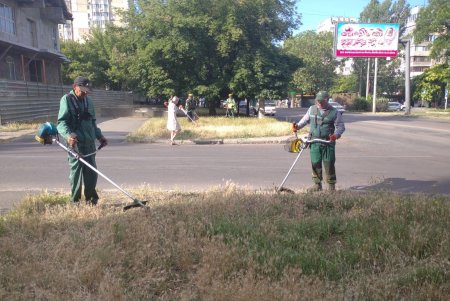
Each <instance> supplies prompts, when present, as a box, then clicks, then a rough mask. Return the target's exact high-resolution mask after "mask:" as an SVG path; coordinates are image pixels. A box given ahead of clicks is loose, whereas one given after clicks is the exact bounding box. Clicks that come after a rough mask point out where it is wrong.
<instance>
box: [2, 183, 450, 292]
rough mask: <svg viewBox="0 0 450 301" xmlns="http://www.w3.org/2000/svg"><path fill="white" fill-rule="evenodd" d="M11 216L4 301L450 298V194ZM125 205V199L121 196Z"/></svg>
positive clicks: (212, 196) (177, 199) (224, 200)
mask: <svg viewBox="0 0 450 301" xmlns="http://www.w3.org/2000/svg"><path fill="white" fill-rule="evenodd" d="M133 194H134V195H136V197H138V198H139V199H143V200H148V201H149V203H150V209H149V210H143V209H135V210H130V211H127V212H123V211H122V210H121V209H120V207H115V206H113V204H116V203H118V202H120V196H106V194H105V195H104V197H103V201H102V205H101V206H100V205H99V206H97V207H88V206H70V205H68V204H67V200H68V196H67V195H59V194H43V195H41V196H39V197H35V198H32V197H29V198H28V199H26V200H24V202H23V203H22V204H21V206H20V207H18V208H16V209H15V210H14V211H12V212H10V213H9V214H8V215H6V216H3V217H1V219H0V270H1V273H0V300H299V299H301V300H303V299H305V300H336V299H338V300H339V299H341V300H342V299H348V300H398V299H403V300H448V296H449V295H450V272H449V271H450V262H449V259H450V238H449V235H448V229H450V220H449V218H448V217H449V216H450V197H449V196H439V195H436V196H430V195H409V194H395V193H389V192H371V193H352V192H346V191H338V192H337V193H335V194H329V193H316V194H304V193H302V192H297V194H295V195H293V194H276V193H273V192H262V191H248V190H242V189H240V188H238V187H235V186H234V185H233V184H228V186H227V187H225V188H217V189H211V190H209V191H205V192H196V193H193V192H189V193H188V192H181V191H170V192H167V191H152V190H151V189H149V188H146V187H142V188H141V189H139V190H135V191H133ZM122 201H123V200H122Z"/></svg>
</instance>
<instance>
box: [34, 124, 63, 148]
mask: <svg viewBox="0 0 450 301" xmlns="http://www.w3.org/2000/svg"><path fill="white" fill-rule="evenodd" d="M56 135H58V130H57V129H56V125H54V124H53V123H51V122H48V121H47V122H45V123H43V124H41V125H40V126H39V128H38V131H37V133H36V136H35V137H34V138H35V139H36V141H38V142H39V143H41V144H52V142H53V137H54V136H56Z"/></svg>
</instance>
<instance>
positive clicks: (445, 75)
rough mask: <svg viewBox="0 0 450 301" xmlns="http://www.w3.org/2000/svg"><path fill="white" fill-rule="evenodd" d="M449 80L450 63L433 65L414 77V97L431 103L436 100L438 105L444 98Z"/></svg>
mask: <svg viewBox="0 0 450 301" xmlns="http://www.w3.org/2000/svg"><path fill="white" fill-rule="evenodd" d="M449 82H450V69H449V65H448V64H440V65H436V66H433V67H432V68H429V69H427V70H425V72H424V73H422V74H421V75H419V76H416V77H415V78H414V94H413V97H414V98H415V99H420V100H422V101H426V102H429V103H431V102H434V103H435V105H436V106H438V105H439V103H440V101H442V100H443V99H444V91H445V88H446V87H448V83H449Z"/></svg>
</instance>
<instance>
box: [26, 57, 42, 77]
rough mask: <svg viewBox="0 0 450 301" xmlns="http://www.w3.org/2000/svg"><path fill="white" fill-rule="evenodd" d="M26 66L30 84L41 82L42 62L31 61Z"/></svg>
mask: <svg viewBox="0 0 450 301" xmlns="http://www.w3.org/2000/svg"><path fill="white" fill-rule="evenodd" d="M28 66H29V71H30V82H42V61H40V60H32V61H30V63H29V64H28Z"/></svg>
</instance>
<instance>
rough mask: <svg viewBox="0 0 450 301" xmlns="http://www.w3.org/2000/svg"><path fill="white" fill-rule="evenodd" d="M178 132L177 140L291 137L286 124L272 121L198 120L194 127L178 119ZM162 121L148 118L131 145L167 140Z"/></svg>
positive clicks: (134, 136)
mask: <svg viewBox="0 0 450 301" xmlns="http://www.w3.org/2000/svg"><path fill="white" fill-rule="evenodd" d="M178 121H179V122H180V125H181V128H182V131H181V133H180V134H179V135H178V136H177V138H178V139H226V138H255V137H279V136H286V135H290V134H291V125H290V123H289V122H281V121H277V120H276V119H275V118H269V117H267V118H261V119H258V118H248V117H236V118H225V117H200V119H199V120H198V121H197V123H196V124H193V123H191V122H187V120H186V118H185V117H179V118H178ZM166 123H167V119H166V118H151V119H149V120H148V121H146V122H145V123H144V124H143V125H142V126H141V127H140V128H139V129H138V130H137V131H135V132H133V133H131V134H129V135H128V139H129V140H130V141H133V142H142V141H151V140H155V139H169V137H170V133H169V131H168V130H167V129H166Z"/></svg>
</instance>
